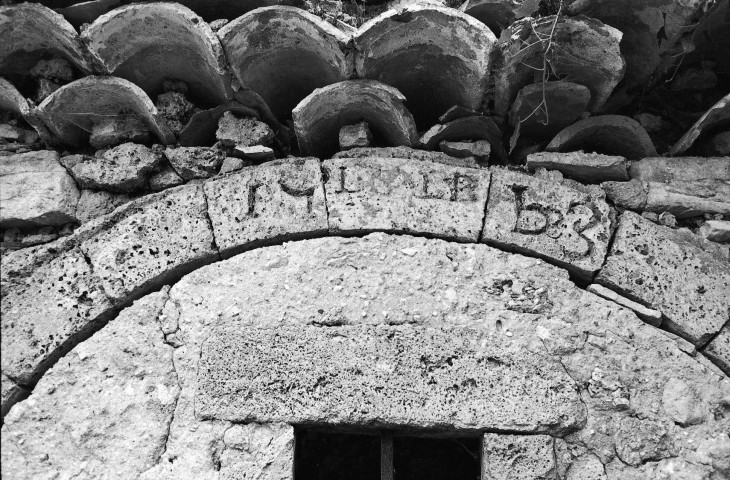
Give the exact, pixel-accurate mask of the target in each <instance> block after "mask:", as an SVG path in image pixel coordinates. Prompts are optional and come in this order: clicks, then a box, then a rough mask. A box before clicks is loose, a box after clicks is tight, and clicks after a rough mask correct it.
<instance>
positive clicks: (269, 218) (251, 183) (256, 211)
mask: <svg viewBox="0 0 730 480" xmlns="http://www.w3.org/2000/svg"><path fill="white" fill-rule="evenodd" d="M204 188H205V194H206V196H207V198H208V212H209V215H210V219H211V223H212V226H213V231H214V232H215V237H216V241H217V243H218V247H219V248H220V249H221V252H222V253H223V254H224V255H232V254H235V253H237V252H239V251H241V250H244V249H250V248H252V247H255V246H257V245H260V244H262V243H265V242H272V241H276V240H278V239H282V238H296V237H297V236H298V235H299V236H301V235H306V236H310V235H316V234H318V233H319V234H322V233H324V232H326V231H327V207H326V205H325V194H324V187H323V183H322V172H321V170H320V163H319V160H317V159H311V158H310V159H297V160H284V161H279V162H270V163H267V164H265V165H261V166H258V167H253V168H244V169H243V170H241V171H239V172H236V173H233V174H231V175H228V176H225V177H223V178H220V179H216V180H213V181H210V182H207V183H206V184H205V185H204Z"/></svg>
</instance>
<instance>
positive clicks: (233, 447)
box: [220, 423, 294, 480]
mask: <svg viewBox="0 0 730 480" xmlns="http://www.w3.org/2000/svg"><path fill="white" fill-rule="evenodd" d="M223 442H224V443H225V444H226V449H225V450H224V451H223V453H222V454H221V459H220V462H221V470H220V472H221V479H226V480H228V479H231V480H233V479H236V480H238V479H244V480H245V479H252V480H253V479H256V480H293V478H294V428H293V427H292V426H291V425H287V424H282V423H273V424H259V423H249V424H246V425H232V426H231V427H230V428H229V429H228V430H226V433H225V435H224V436H223Z"/></svg>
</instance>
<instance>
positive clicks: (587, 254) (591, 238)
mask: <svg viewBox="0 0 730 480" xmlns="http://www.w3.org/2000/svg"><path fill="white" fill-rule="evenodd" d="M612 224H613V213H612V211H611V208H610V207H609V206H608V204H607V203H606V202H605V201H603V200H602V199H600V198H597V197H596V196H591V195H589V194H588V193H585V192H581V191H578V190H575V189H573V188H570V187H568V186H565V185H559V184H556V183H554V182H549V181H546V180H542V179H538V178H534V177H531V176H529V175H526V174H523V173H519V172H513V171H509V170H504V169H493V170H492V186H491V188H490V191H489V201H488V203H487V214H486V219H485V222H484V231H483V233H482V238H481V241H483V242H486V243H489V244H493V245H496V246H500V247H502V248H507V249H510V250H515V251H518V252H521V253H527V254H530V255H537V256H539V257H541V258H544V259H546V260H547V261H549V262H551V263H555V264H556V265H559V266H561V267H564V268H566V269H568V270H569V271H570V272H571V273H573V274H574V275H576V276H577V277H579V278H581V279H584V280H588V279H590V278H591V277H592V276H593V275H594V274H595V272H597V271H598V269H599V268H600V267H601V265H602V264H603V260H604V258H605V256H606V252H607V251H608V242H609V239H610V238H611V230H612Z"/></svg>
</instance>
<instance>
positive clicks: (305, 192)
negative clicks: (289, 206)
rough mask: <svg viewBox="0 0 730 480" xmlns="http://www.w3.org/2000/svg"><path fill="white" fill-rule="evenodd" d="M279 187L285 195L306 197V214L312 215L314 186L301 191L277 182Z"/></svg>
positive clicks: (281, 181)
mask: <svg viewBox="0 0 730 480" xmlns="http://www.w3.org/2000/svg"><path fill="white" fill-rule="evenodd" d="M279 186H280V187H281V190H282V191H283V192H284V193H286V194H287V195H291V196H292V197H306V198H307V213H312V197H313V196H314V188H315V187H314V186H312V187H309V188H303V189H299V188H292V187H290V186H289V185H287V184H286V183H284V181H283V180H279Z"/></svg>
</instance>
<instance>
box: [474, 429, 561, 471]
mask: <svg viewBox="0 0 730 480" xmlns="http://www.w3.org/2000/svg"><path fill="white" fill-rule="evenodd" d="M553 443H554V441H553V437H550V436H548V435H501V434H496V433H486V434H484V436H483V437H482V477H481V478H482V480H506V479H510V480H544V479H548V478H556V473H557V466H556V464H555V453H554V452H553Z"/></svg>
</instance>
